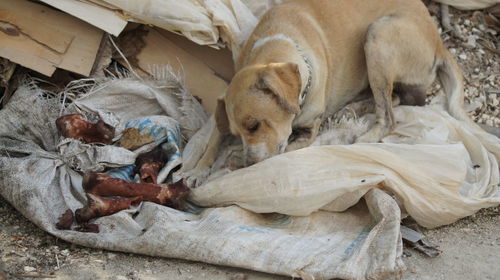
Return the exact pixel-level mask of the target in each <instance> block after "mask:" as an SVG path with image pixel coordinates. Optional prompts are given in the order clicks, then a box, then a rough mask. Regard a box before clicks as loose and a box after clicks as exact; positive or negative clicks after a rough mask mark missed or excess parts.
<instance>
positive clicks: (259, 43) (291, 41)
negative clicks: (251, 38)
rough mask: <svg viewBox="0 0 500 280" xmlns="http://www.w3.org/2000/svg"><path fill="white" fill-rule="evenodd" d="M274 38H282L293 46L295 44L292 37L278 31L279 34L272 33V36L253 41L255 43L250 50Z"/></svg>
mask: <svg viewBox="0 0 500 280" xmlns="http://www.w3.org/2000/svg"><path fill="white" fill-rule="evenodd" d="M274 40H283V41H287V42H289V43H290V44H292V45H294V46H295V45H296V43H295V41H294V40H292V38H290V37H288V36H286V35H285V34H283V33H279V34H274V35H273V36H269V37H264V38H260V39H259V40H257V41H255V43H254V44H253V48H252V52H253V51H254V50H255V49H258V48H260V47H262V46H264V45H265V44H267V43H269V42H271V41H274Z"/></svg>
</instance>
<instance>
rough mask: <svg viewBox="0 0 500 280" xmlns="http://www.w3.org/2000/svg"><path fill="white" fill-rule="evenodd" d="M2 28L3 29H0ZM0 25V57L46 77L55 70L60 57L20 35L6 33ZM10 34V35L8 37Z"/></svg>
mask: <svg viewBox="0 0 500 280" xmlns="http://www.w3.org/2000/svg"><path fill="white" fill-rule="evenodd" d="M2 26H3V27H2ZM4 30H5V26H4V25H0V42H2V43H1V44H0V56H1V57H4V58H7V59H9V60H10V61H13V62H15V63H17V64H20V65H22V66H24V67H27V68H30V69H33V70H35V71H37V72H39V73H42V74H44V75H46V76H51V75H52V73H54V71H55V70H56V67H55V66H54V65H57V64H59V63H60V62H61V55H60V54H58V53H57V52H54V51H52V50H50V49H49V48H47V47H44V46H43V45H40V44H38V43H37V42H35V41H33V40H31V39H30V38H28V37H26V36H25V35H23V34H20V33H17V34H16V33H13V32H11V33H6V32H3V31H4ZM9 34H10V35H9Z"/></svg>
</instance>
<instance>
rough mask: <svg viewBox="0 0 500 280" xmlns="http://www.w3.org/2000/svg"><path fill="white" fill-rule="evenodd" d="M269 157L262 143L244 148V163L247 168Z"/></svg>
mask: <svg viewBox="0 0 500 280" xmlns="http://www.w3.org/2000/svg"><path fill="white" fill-rule="evenodd" d="M269 156H270V154H269V151H268V150H267V146H266V145H265V144H264V143H262V144H256V145H249V146H247V147H246V148H245V163H246V165H247V166H248V165H252V164H255V163H257V162H260V161H263V160H265V159H266V158H268V157H269Z"/></svg>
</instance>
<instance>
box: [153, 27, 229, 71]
mask: <svg viewBox="0 0 500 280" xmlns="http://www.w3.org/2000/svg"><path fill="white" fill-rule="evenodd" d="M157 30H158V32H160V33H161V34H162V35H163V36H164V37H165V38H167V39H168V40H170V41H172V42H173V43H174V44H176V45H177V46H179V47H180V48H181V49H183V50H184V51H186V52H188V53H190V54H191V55H193V56H194V57H196V58H198V59H199V60H200V61H202V62H203V63H205V64H206V65H207V66H208V67H210V69H212V70H213V71H214V72H215V73H217V75H219V76H221V77H222V78H223V79H224V80H225V81H231V79H232V78H233V76H234V63H233V55H232V53H231V51H230V50H229V49H227V48H224V49H219V50H218V49H214V48H212V47H209V46H202V45H198V44H196V43H195V42H193V41H191V40H189V39H187V38H186V37H183V36H181V35H178V34H175V33H172V32H170V31H168V30H164V29H159V28H158V29H157Z"/></svg>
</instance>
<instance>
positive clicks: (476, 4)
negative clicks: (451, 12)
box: [434, 0, 500, 10]
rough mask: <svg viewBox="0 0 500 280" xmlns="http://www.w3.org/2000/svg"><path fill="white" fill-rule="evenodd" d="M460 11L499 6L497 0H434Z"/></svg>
mask: <svg viewBox="0 0 500 280" xmlns="http://www.w3.org/2000/svg"><path fill="white" fill-rule="evenodd" d="M434 1H436V2H439V3H443V4H447V5H450V6H453V7H455V8H457V9H460V10H479V9H484V8H488V7H491V6H493V5H495V4H499V3H500V1H498V0H434Z"/></svg>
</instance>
